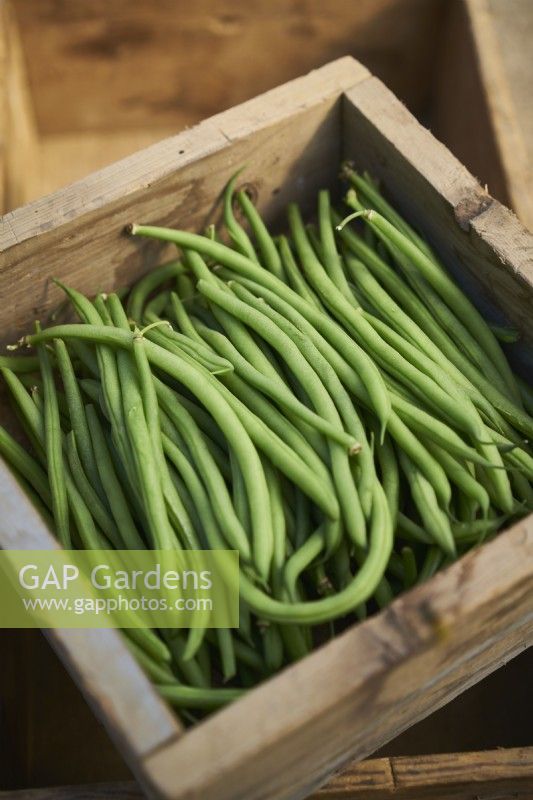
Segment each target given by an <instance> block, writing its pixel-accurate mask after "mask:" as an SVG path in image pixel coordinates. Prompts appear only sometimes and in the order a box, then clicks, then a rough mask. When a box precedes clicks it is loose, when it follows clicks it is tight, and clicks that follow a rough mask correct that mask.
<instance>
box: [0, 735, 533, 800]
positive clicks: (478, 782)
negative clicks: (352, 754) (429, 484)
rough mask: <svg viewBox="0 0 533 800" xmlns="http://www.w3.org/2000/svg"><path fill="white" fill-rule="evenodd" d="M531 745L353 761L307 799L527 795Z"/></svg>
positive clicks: (532, 784)
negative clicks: (353, 762)
mask: <svg viewBox="0 0 533 800" xmlns="http://www.w3.org/2000/svg"><path fill="white" fill-rule="evenodd" d="M532 793H533V747H522V748H515V749H513V750H485V751H480V752H474V753H447V754H441V755H434V756H416V757H412V756H400V757H396V758H375V759H369V760H368V761H363V762H360V763H356V764H353V765H352V766H350V767H348V769H347V770H346V771H345V772H343V773H342V775H338V776H336V777H334V778H333V779H332V780H331V782H330V783H329V784H328V785H327V786H325V787H324V788H323V789H320V790H319V791H318V792H316V794H313V795H312V796H311V797H310V798H309V800H473V798H475V800H520V798H523V800H530V798H531V796H532ZM143 797H145V795H144V793H143V792H142V791H141V790H140V789H139V787H138V786H137V785H136V784H135V783H133V782H123V783H105V784H88V785H85V786H56V787H52V788H49V789H27V790H22V791H17V792H2V791H0V800H142V798H143Z"/></svg>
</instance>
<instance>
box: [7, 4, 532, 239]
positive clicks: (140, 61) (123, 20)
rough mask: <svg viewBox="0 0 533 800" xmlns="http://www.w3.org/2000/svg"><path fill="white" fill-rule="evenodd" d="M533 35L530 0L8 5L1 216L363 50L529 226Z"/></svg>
mask: <svg viewBox="0 0 533 800" xmlns="http://www.w3.org/2000/svg"><path fill="white" fill-rule="evenodd" d="M532 31H533V6H532V4H531V3H530V2H529V0H358V1H357V2H356V3H354V2H348V0H330V2H328V3H327V6H326V5H324V3H322V2H320V0H303V2H300V3H287V2H286V0H250V1H249V2H247V3H242V2H241V1H240V0H219V2H217V3H216V4H213V3H212V2H206V0H203V2H197V3H194V4H192V5H191V3H186V2H184V0H159V2H157V3H153V2H151V0H136V2H135V3H131V2H127V1H126V0H106V2H103V0H76V2H75V3H64V2H61V0H3V2H2V3H1V4H0V109H1V110H0V211H2V210H4V211H5V210H10V209H12V208H15V207H17V206H20V205H23V204H24V203H27V202H29V201H30V200H34V199H35V198H37V197H41V196H42V195H46V194H48V193H49V192H51V191H55V190H56V189H59V188H61V187H63V186H65V185H67V184H68V183H70V182H71V181H74V180H78V179H80V178H82V177H84V176H85V175H88V174H89V173H91V172H92V171H93V170H96V169H100V168H101V167H103V166H105V165H107V164H110V163H112V162H113V161H116V160H117V159H119V158H123V157H124V156H126V155H129V154H130V153H133V152H134V151H135V150H138V149H140V148H142V147H146V146H147V145H149V144H152V143H153V142H156V141H159V140H161V139H163V138H164V137H165V136H170V135H171V134H174V133H176V132H177V131H179V130H182V129H183V128H184V127H185V126H186V125H191V124H194V123H196V122H198V121H199V120H201V119H203V118H205V117H208V116H210V115H211V114H215V113H217V112H219V111H222V110H223V109H225V108H229V107H230V106H233V105H236V104H237V103H240V102H242V101H243V100H247V99H248V98H250V97H253V96H255V95H257V94H259V93H260V92H263V91H265V90H266V89H269V88H270V87H271V86H275V85H277V84H279V83H282V82H283V81H287V80H290V79H291V78H294V77H296V76H298V75H301V74H303V73H305V72H307V71H308V70H309V69H312V68H314V67H318V66H321V65H322V64H324V63H325V62H327V61H330V60H332V59H334V58H337V57H339V56H344V55H352V56H355V57H356V58H358V59H360V60H361V61H363V62H364V63H365V64H366V65H367V66H368V68H369V69H370V70H371V71H372V73H373V74H375V75H376V76H377V77H379V78H381V80H383V81H384V82H385V83H386V84H387V86H389V88H390V89H391V90H392V91H393V92H394V93H395V94H396V95H397V96H398V97H400V98H401V99H402V100H403V101H404V102H405V103H406V104H407V106H408V108H409V109H410V110H411V111H413V113H414V114H416V115H417V116H418V117H419V118H420V119H423V120H424V121H425V123H426V124H427V125H428V126H429V127H430V128H431V130H433V131H434V132H435V134H436V136H437V137H438V138H439V139H440V140H441V141H442V142H444V144H446V145H447V146H448V147H450V149H451V150H452V152H454V153H455V155H457V156H458V158H459V159H460V160H461V161H462V162H463V163H464V164H465V165H466V166H467V167H468V168H469V169H470V171H471V172H473V174H474V175H476V176H477V177H478V178H479V180H480V181H481V182H482V183H483V184H485V183H487V184H488V186H489V190H490V192H491V194H492V195H493V196H494V197H497V198H498V199H499V200H500V201H501V202H504V203H506V204H507V205H509V206H510V207H511V208H514V210H515V211H516V212H517V213H518V216H519V217H520V218H521V219H522V221H523V222H524V223H525V224H526V225H527V226H528V227H529V228H530V229H531V228H533V190H532V189H531V184H532V159H531V148H530V147H529V142H530V141H531V140H532V136H531V124H532V113H531V108H532V104H531V102H530V94H531V93H530V91H529V89H530V84H531V66H530V65H531V59H530V58H529V47H530V39H531V35H532ZM266 42H268V44H269V46H268V47H267V46H265V43H266ZM273 51H274V52H275V57H274V58H273V57H272V52H273Z"/></svg>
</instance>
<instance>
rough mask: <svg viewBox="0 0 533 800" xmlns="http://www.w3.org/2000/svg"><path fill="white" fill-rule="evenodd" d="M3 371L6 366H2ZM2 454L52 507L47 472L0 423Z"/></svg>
mask: <svg viewBox="0 0 533 800" xmlns="http://www.w3.org/2000/svg"><path fill="white" fill-rule="evenodd" d="M0 369H1V370H2V372H3V370H4V367H2V368H0ZM0 454H1V455H2V457H3V458H5V459H6V461H7V462H8V464H11V466H12V467H13V468H14V469H15V470H16V471H17V472H18V473H19V475H20V476H21V477H22V478H24V480H25V481H27V482H28V483H29V485H30V486H31V487H32V488H33V489H35V491H36V492H37V494H38V495H39V497H40V498H41V500H42V501H43V503H44V504H45V506H47V508H52V496H51V494H50V487H49V484H48V478H47V475H46V473H45V472H44V471H43V470H42V469H41V467H40V466H39V464H38V463H37V461H35V459H34V458H32V456H31V455H30V454H29V453H28V452H27V450H26V449H25V448H24V447H22V445H20V444H19V443H18V442H17V441H16V440H15V439H13V437H12V436H10V434H9V433H8V432H7V431H6V429H5V428H3V427H2V426H1V425H0Z"/></svg>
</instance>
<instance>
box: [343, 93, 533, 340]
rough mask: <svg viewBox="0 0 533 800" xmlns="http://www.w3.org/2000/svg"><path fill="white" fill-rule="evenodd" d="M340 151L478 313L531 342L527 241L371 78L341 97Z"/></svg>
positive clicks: (532, 249) (532, 248)
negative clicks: (375, 184)
mask: <svg viewBox="0 0 533 800" xmlns="http://www.w3.org/2000/svg"><path fill="white" fill-rule="evenodd" d="M343 151H344V157H345V158H348V159H350V160H352V161H353V162H354V163H355V165H356V167H358V168H360V169H367V170H368V171H369V172H370V173H372V174H373V175H375V176H376V177H377V178H379V179H380V181H381V183H382V186H383V188H384V191H385V192H386V194H387V196H389V197H390V198H391V199H392V201H393V203H394V204H395V205H396V206H397V207H398V208H399V209H400V210H401V211H402V213H404V214H405V216H406V218H407V219H408V220H409V221H410V222H411V223H412V224H413V225H414V226H415V227H417V228H418V229H419V230H420V231H421V232H422V233H423V234H424V235H425V236H426V237H427V238H428V239H429V241H430V242H431V243H432V245H433V246H434V247H435V249H436V251H437V252H438V254H439V255H440V256H441V258H442V259H443V261H444V263H445V264H446V266H447V267H448V268H449V269H450V271H451V273H452V274H453V275H454V277H455V279H456V280H457V282H458V283H459V284H460V285H461V286H462V288H463V289H464V290H465V291H466V292H467V294H469V295H470V297H471V298H472V300H473V301H474V303H475V304H476V305H477V306H478V308H479V309H480V311H481V312H482V313H483V314H484V315H485V316H487V317H488V318H489V319H491V318H492V319H493V320H494V321H496V322H500V323H502V324H505V323H507V324H512V325H514V326H516V327H517V328H518V329H519V330H520V331H521V333H522V334H523V336H524V339H525V340H526V341H527V342H528V343H531V342H532V341H533V324H532V317H531V312H530V306H531V296H532V291H533V237H532V236H531V234H530V233H529V232H528V231H526V230H525V229H524V228H523V226H522V225H521V224H520V223H519V222H518V220H517V219H516V218H515V217H514V215H513V214H512V213H511V212H510V211H508V210H507V209H505V208H504V207H503V206H500V205H499V204H498V203H497V202H496V201H494V200H493V199H492V198H491V197H490V195H488V194H487V193H486V192H485V191H484V190H483V189H482V188H481V186H479V184H478V183H477V181H476V180H475V179H474V178H473V177H472V175H470V173H469V172H468V171H467V170H466V169H465V168H464V167H463V166H462V165H461V164H460V163H459V162H458V161H457V159H456V158H455V157H454V156H452V154H451V153H450V152H449V151H448V150H447V149H446V148H445V147H444V146H443V145H442V144H440V142H438V141H437V140H436V139H435V138H434V137H433V136H432V135H431V133H430V132H429V131H427V130H426V129H425V128H423V127H422V126H421V125H419V124H418V123H417V122H416V121H415V120H414V119H413V117H412V116H411V115H410V114H409V112H408V111H407V110H406V109H405V107H404V106H403V105H402V104H401V103H400V102H399V101H398V100H397V99H396V98H395V97H394V96H393V95H392V94H391V93H390V92H389V91H388V90H387V89H386V88H385V87H384V86H383V84H381V83H380V82H379V81H378V80H377V79H374V78H373V79H371V80H369V81H366V82H365V83H364V84H361V85H359V86H357V87H354V89H352V90H350V91H349V92H348V93H347V96H346V102H345V105H344V127H343ZM478 219H479V220H481V219H485V220H486V222H485V224H484V226H483V228H484V229H485V230H486V231H488V232H490V236H489V235H487V236H483V235H482V234H481V227H482V226H480V225H479V224H477V220H478ZM489 220H490V222H489Z"/></svg>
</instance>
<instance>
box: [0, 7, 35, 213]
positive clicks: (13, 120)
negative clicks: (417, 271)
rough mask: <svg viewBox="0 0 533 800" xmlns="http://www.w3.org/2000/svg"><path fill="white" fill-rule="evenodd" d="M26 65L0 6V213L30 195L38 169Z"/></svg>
mask: <svg viewBox="0 0 533 800" xmlns="http://www.w3.org/2000/svg"><path fill="white" fill-rule="evenodd" d="M36 148H37V129H36V125H35V118H34V109H33V105H32V99H31V96H30V89H29V85H28V79H27V74H26V64H25V58H24V53H23V49H22V44H21V41H20V37H19V31H18V26H17V24H16V21H15V18H14V15H13V12H12V9H11V6H10V5H9V3H8V2H3V3H2V4H1V5H0V213H1V212H2V210H3V209H4V208H13V207H15V206H18V205H22V204H23V203H25V202H27V200H28V199H29V198H30V197H31V196H32V182H33V180H34V175H35V172H36V171H38V170H39V163H38V160H37V158H36Z"/></svg>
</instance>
